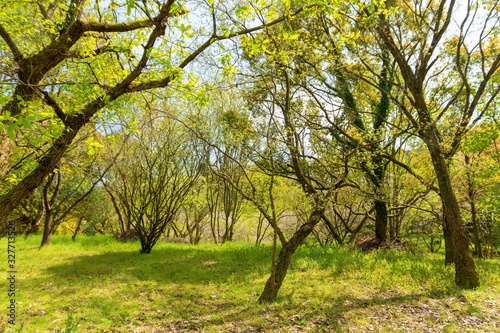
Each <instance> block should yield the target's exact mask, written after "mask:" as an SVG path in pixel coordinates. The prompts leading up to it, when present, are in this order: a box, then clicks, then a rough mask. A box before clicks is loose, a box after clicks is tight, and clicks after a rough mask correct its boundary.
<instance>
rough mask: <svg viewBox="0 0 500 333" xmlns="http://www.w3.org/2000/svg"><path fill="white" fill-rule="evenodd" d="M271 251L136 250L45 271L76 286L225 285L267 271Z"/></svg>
mask: <svg viewBox="0 0 500 333" xmlns="http://www.w3.org/2000/svg"><path fill="white" fill-rule="evenodd" d="M270 252H271V249H270V248H267V247H239V246H227V247H223V248H221V249H220V250H219V249H217V250H213V249H207V248H203V247H198V246H179V247H177V246H175V245H170V246H163V247H159V248H157V249H154V250H153V251H152V252H151V253H150V254H140V253H138V251H121V252H108V253H102V254H98V255H82V256H79V257H76V258H72V259H71V260H70V261H69V262H68V263H67V264H63V265H55V266H49V267H47V268H46V272H48V273H49V274H50V275H51V276H52V277H53V279H54V280H59V279H60V280H61V282H62V281H64V283H63V284H64V285H66V286H71V284H72V283H74V284H75V285H78V284H80V283H81V282H82V279H85V278H89V279H92V280H99V279H115V280H116V281H119V282H127V281H154V282H158V283H168V284H172V283H191V284H208V283H214V284H225V283H227V282H230V281H243V282H244V281H247V280H248V279H249V278H250V277H251V276H255V274H256V273H260V274H263V273H264V272H266V273H267V271H269V266H270V263H269V261H270V259H269V258H270Z"/></svg>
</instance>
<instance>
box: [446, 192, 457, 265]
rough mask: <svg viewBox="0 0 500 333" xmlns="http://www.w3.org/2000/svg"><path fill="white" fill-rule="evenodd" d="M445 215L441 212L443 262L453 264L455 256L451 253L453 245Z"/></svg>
mask: <svg viewBox="0 0 500 333" xmlns="http://www.w3.org/2000/svg"><path fill="white" fill-rule="evenodd" d="M443 208H444V202H443ZM447 219H448V218H447V217H446V214H445V213H443V238H444V252H445V255H444V264H445V265H446V266H447V265H453V263H454V262H455V256H454V255H453V245H452V241H451V233H450V229H449V227H448V222H447Z"/></svg>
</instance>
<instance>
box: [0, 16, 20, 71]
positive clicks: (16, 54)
mask: <svg viewBox="0 0 500 333" xmlns="http://www.w3.org/2000/svg"><path fill="white" fill-rule="evenodd" d="M0 36H2V38H3V40H5V42H6V43H7V46H8V47H9V49H10V51H11V52H12V54H13V55H14V60H15V61H16V62H19V61H21V60H23V59H24V56H23V54H22V53H21V51H19V49H18V48H17V45H16V43H15V42H14V40H13V39H12V37H11V36H10V34H9V33H8V32H7V30H5V28H4V27H3V25H2V24H0Z"/></svg>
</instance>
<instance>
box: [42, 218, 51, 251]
mask: <svg viewBox="0 0 500 333" xmlns="http://www.w3.org/2000/svg"><path fill="white" fill-rule="evenodd" d="M51 234H52V211H50V212H47V214H46V215H45V224H44V227H43V236H42V243H41V244H40V247H42V246H46V245H49V244H50V235H51Z"/></svg>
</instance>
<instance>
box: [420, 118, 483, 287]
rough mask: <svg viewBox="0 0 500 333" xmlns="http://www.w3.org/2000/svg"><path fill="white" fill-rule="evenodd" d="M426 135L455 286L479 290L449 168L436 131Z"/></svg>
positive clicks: (428, 132) (427, 132)
mask: <svg viewBox="0 0 500 333" xmlns="http://www.w3.org/2000/svg"><path fill="white" fill-rule="evenodd" d="M430 127H431V128H430V129H428V130H427V131H425V133H424V134H425V136H424V138H423V139H424V142H425V144H426V145H427V148H428V149H429V153H430V155H431V159H432V165H433V167H434V171H435V173H436V176H437V180H438V185H439V191H440V194H441V199H442V202H443V209H444V212H445V214H444V215H445V221H446V227H447V229H448V231H449V233H450V240H451V247H452V249H453V257H454V263H455V283H456V284H457V285H458V286H459V287H461V288H465V289H472V288H476V287H478V286H479V274H478V273H477V270H476V265H475V263H474V259H473V257H472V253H471V251H470V248H469V241H468V239H467V235H466V233H465V227H464V223H463V220H462V216H461V215H460V207H459V205H458V201H457V198H456V196H455V193H454V192H453V187H452V183H451V178H450V173H449V170H448V164H447V162H446V159H445V158H444V154H443V152H442V149H441V147H440V145H439V142H438V139H437V136H436V134H435V131H434V130H433V129H432V126H430Z"/></svg>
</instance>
